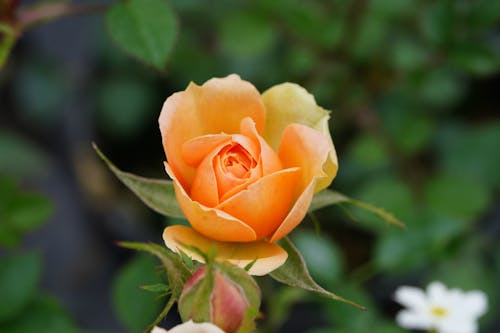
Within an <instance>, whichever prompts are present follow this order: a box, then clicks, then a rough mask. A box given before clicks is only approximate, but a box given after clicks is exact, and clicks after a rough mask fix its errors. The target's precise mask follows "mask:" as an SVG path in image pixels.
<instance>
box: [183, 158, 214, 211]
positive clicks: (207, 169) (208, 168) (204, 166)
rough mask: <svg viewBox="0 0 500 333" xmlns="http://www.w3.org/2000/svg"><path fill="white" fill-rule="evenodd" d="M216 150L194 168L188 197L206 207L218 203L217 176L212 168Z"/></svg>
mask: <svg viewBox="0 0 500 333" xmlns="http://www.w3.org/2000/svg"><path fill="white" fill-rule="evenodd" d="M217 153H218V151H217V150H214V151H212V152H211V153H210V154H208V155H207V156H205V159H204V160H203V161H202V162H201V164H200V165H199V166H198V168H197V169H196V174H195V176H194V180H193V185H192V186H191V192H190V198H191V199H192V200H194V201H197V202H199V203H200V204H202V205H205V206H207V207H215V206H217V205H218V204H219V189H218V186H217V176H216V175H215V171H214V168H213V160H214V158H215V156H216V155H217Z"/></svg>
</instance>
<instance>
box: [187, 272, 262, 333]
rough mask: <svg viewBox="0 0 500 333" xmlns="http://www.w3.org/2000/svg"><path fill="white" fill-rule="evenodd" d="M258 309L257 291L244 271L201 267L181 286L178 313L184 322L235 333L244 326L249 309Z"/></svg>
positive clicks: (257, 288) (258, 298)
mask: <svg viewBox="0 0 500 333" xmlns="http://www.w3.org/2000/svg"><path fill="white" fill-rule="evenodd" d="M259 305H260V290H259V287H258V286H257V284H256V283H255V281H254V280H253V279H252V277H250V275H248V274H247V273H246V272H245V271H243V270H241V269H239V268H235V267H219V266H218V267H217V268H215V267H213V266H209V267H207V266H204V267H202V268H200V269H199V270H198V271H196V272H195V273H194V274H193V276H192V277H191V278H190V279H189V280H188V281H187V283H186V284H185V285H184V289H183V290H182V294H181V297H180V299H179V312H180V314H181V317H182V320H183V321H187V320H189V319H192V320H193V321H195V322H211V323H213V324H215V325H217V326H218V327H220V328H221V329H222V330H224V332H226V333H234V332H236V331H238V329H240V327H241V326H242V325H243V322H244V320H245V316H247V315H249V313H250V312H249V308H250V307H251V306H252V307H257V308H256V309H255V311H254V312H257V310H258V306H259ZM252 319H253V318H252Z"/></svg>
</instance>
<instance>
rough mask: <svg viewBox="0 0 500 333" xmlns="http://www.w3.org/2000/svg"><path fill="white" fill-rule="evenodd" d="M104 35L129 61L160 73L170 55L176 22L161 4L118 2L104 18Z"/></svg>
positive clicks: (137, 0)
mask: <svg viewBox="0 0 500 333" xmlns="http://www.w3.org/2000/svg"><path fill="white" fill-rule="evenodd" d="M106 23H107V28H108V32H109V34H110V35H111V38H112V39H113V40H114V41H115V42H116V44H117V45H118V46H119V47H121V48H122V49H123V50H125V52H127V53H129V54H130V55H132V56H133V57H135V58H137V59H139V60H141V61H143V62H145V63H146V64H148V65H151V66H153V67H154V68H155V69H157V70H160V71H163V70H164V69H165V64H166V61H167V58H168V56H169V54H170V52H171V51H172V48H173V45H174V42H175V39H176V36H177V31H178V22H177V17H176V16H175V13H174V12H173V11H172V10H171V9H170V7H169V6H168V5H167V3H166V2H165V1H163V0H130V1H120V2H117V3H116V4H114V5H113V7H111V9H110V10H109V11H108V12H107V15H106Z"/></svg>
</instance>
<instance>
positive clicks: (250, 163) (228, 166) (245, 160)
mask: <svg viewBox="0 0 500 333" xmlns="http://www.w3.org/2000/svg"><path fill="white" fill-rule="evenodd" d="M221 155H222V159H221V162H222V168H223V170H224V172H225V173H229V174H231V175H232V176H234V177H235V178H248V176H249V172H250V171H251V169H252V168H255V166H256V165H257V162H256V161H255V159H253V158H252V156H250V154H249V153H248V151H247V150H246V149H244V148H243V147H241V146H240V145H233V146H229V147H227V148H225V149H224V150H223V151H222V154H221Z"/></svg>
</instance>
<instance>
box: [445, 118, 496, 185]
mask: <svg viewBox="0 0 500 333" xmlns="http://www.w3.org/2000/svg"><path fill="white" fill-rule="evenodd" d="M439 135H440V136H439V137H438V138H437V140H436V143H437V148H438V153H437V154H436V156H437V157H438V160H439V165H440V167H441V168H442V170H443V173H446V174H453V175H457V176H459V177H464V178H467V179H470V180H472V181H474V182H477V183H481V184H483V185H485V186H487V187H488V188H490V189H494V188H496V187H498V186H500V173H499V172H498V166H499V165H500V154H498V153H497V151H498V142H500V122H498V121H497V122H488V123H487V124H486V123H485V124H483V125H481V126H473V127H472V126H470V125H468V126H466V125H465V124H461V125H458V126H457V125H456V124H455V125H454V124H451V123H450V124H447V125H445V126H444V127H443V128H442V129H441V130H440V131H439Z"/></svg>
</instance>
